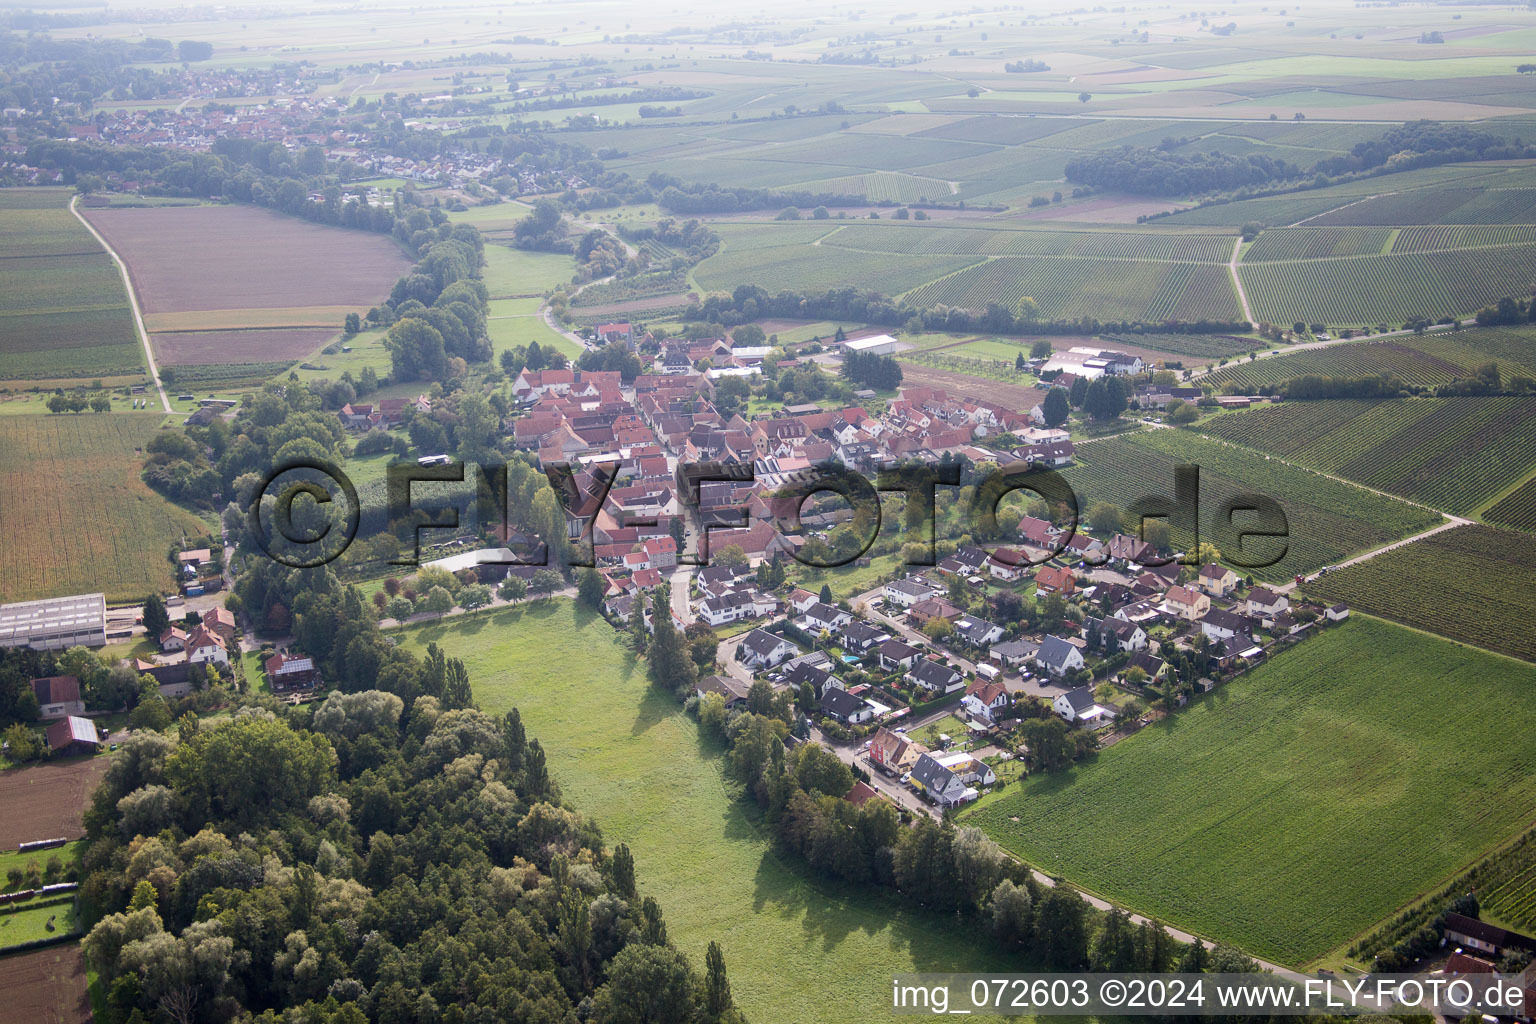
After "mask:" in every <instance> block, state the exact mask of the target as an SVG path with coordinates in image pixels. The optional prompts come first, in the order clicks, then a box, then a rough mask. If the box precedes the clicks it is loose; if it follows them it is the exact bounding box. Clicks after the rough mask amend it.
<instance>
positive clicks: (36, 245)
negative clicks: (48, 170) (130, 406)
mask: <svg viewBox="0 0 1536 1024" xmlns="http://www.w3.org/2000/svg"><path fill="white" fill-rule="evenodd" d="M72 195H73V190H72V189H62V188H27V189H3V190H0V253H3V254H4V256H5V258H4V259H0V295H4V296H5V304H4V307H5V308H4V309H0V379H8V380H43V379H53V378H69V377H117V376H125V375H138V374H140V373H142V372H143V369H144V355H143V350H142V349H141V348H140V347H139V340H138V335H137V334H136V333H135V331H134V326H133V316H132V313H131V312H130V311H129V308H128V295H127V293H126V292H125V291H124V290H123V283H122V276H121V275H120V274H119V273H118V270H117V267H116V265H115V264H114V263H113V262H112V257H111V256H109V255H108V254H107V252H106V251H105V250H104V249H102V247H101V245H100V244H99V243H97V241H96V239H94V238H92V237H91V233H90V232H89V231H88V230H86V228H85V225H83V224H81V223H80V221H79V220H77V219H76V218H75V215H74V214H73V213H71V212H70V210H69V202H70V197H71V196H72Z"/></svg>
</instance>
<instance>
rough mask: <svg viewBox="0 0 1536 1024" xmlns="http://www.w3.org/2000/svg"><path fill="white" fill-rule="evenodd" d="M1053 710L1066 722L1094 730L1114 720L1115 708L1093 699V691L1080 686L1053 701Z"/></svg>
mask: <svg viewBox="0 0 1536 1024" xmlns="http://www.w3.org/2000/svg"><path fill="white" fill-rule="evenodd" d="M1051 710H1052V711H1054V712H1056V713H1057V714H1058V715H1060V716H1061V717H1062V718H1063V719H1064V720H1065V721H1068V722H1071V723H1073V724H1074V725H1082V726H1084V727H1086V728H1090V729H1091V728H1094V727H1096V726H1100V725H1103V724H1105V723H1106V722H1110V721H1113V720H1114V717H1115V710H1114V708H1107V707H1105V706H1104V705H1102V704H1100V703H1099V702H1098V701H1096V700H1094V699H1093V689H1092V688H1091V687H1087V686H1079V687H1078V688H1077V689H1075V690H1068V691H1067V692H1066V693H1063V694H1061V695H1059V696H1058V697H1057V698H1056V699H1055V700H1053V701H1051Z"/></svg>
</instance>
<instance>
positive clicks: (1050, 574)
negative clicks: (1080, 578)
mask: <svg viewBox="0 0 1536 1024" xmlns="http://www.w3.org/2000/svg"><path fill="white" fill-rule="evenodd" d="M1035 591H1036V593H1040V594H1060V595H1061V596H1062V597H1071V596H1072V595H1073V594H1075V593H1077V577H1075V576H1073V575H1072V570H1071V569H1064V568H1057V567H1056V566H1054V565H1042V566H1041V567H1040V568H1039V569H1037V570H1036V571H1035Z"/></svg>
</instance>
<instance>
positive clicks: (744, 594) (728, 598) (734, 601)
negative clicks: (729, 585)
mask: <svg viewBox="0 0 1536 1024" xmlns="http://www.w3.org/2000/svg"><path fill="white" fill-rule="evenodd" d="M756 617H757V604H756V602H755V601H753V599H752V594H751V592H749V591H746V590H733V591H731V592H730V593H728V594H721V595H720V596H719V597H711V598H707V599H706V600H705V601H704V602H703V603H701V604H700V605H699V618H701V619H703V620H704V621H705V622H707V623H709V624H710V625H711V626H724V625H727V624H728V623H732V622H740V621H741V620H742V619H751V618H756Z"/></svg>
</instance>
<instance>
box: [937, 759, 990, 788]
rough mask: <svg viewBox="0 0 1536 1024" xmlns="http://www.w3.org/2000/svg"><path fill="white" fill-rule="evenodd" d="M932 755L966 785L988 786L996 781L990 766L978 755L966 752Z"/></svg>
mask: <svg viewBox="0 0 1536 1024" xmlns="http://www.w3.org/2000/svg"><path fill="white" fill-rule="evenodd" d="M932 757H933V759H934V760H935V761H937V762H939V764H941V765H943V766H944V767H945V768H947V769H949V770H950V771H951V772H954V774H955V777H956V778H957V779H959V780H960V781H961V782H963V783H965V784H966V785H967V786H990V785H992V783H994V782H996V781H997V773H996V772H994V771H993V770H992V766H991V765H989V764H987V762H985V761H983V760H982V759H981V758H979V757H973V756H972V755H970V754H966V753H954V754H934V755H932Z"/></svg>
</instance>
